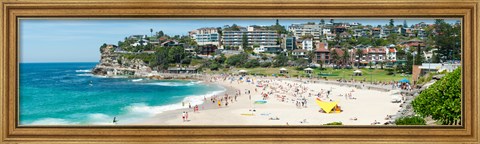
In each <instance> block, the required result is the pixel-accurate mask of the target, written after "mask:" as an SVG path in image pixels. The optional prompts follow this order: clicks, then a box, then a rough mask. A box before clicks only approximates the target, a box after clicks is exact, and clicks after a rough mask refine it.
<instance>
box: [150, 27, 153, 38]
mask: <svg viewBox="0 0 480 144" xmlns="http://www.w3.org/2000/svg"><path fill="white" fill-rule="evenodd" d="M152 33H153V29H152V28H150V37H152V36H153V34H152Z"/></svg>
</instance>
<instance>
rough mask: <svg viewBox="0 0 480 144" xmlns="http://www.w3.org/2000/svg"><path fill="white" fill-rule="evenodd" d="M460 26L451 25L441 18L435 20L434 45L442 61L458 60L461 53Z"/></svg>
mask: <svg viewBox="0 0 480 144" xmlns="http://www.w3.org/2000/svg"><path fill="white" fill-rule="evenodd" d="M460 30H461V27H460V26H452V25H450V24H448V23H446V22H445V20H443V19H436V20H435V33H436V34H437V35H435V36H434V39H435V45H436V46H437V49H438V56H439V57H440V60H441V61H442V62H445V61H447V60H459V59H460V57H461V55H460V51H461V46H460V45H461V43H460V42H461V32H460Z"/></svg>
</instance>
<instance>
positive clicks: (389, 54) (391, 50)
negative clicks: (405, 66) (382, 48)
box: [387, 47, 397, 62]
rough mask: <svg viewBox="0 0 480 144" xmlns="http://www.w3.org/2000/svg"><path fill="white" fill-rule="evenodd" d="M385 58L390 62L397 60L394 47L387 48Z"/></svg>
mask: <svg viewBox="0 0 480 144" xmlns="http://www.w3.org/2000/svg"><path fill="white" fill-rule="evenodd" d="M387 60H388V61H390V62H395V61H397V50H396V49H395V48H393V47H392V48H388V51H387Z"/></svg>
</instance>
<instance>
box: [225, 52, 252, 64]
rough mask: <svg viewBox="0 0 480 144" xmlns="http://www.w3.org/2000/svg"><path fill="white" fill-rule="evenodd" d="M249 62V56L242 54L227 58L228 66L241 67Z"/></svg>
mask: <svg viewBox="0 0 480 144" xmlns="http://www.w3.org/2000/svg"><path fill="white" fill-rule="evenodd" d="M247 60H248V54H246V53H241V54H237V55H233V56H230V57H229V58H227V60H226V61H225V63H226V64H227V65H228V66H235V67H240V66H242V64H243V63H244V62H245V61H247Z"/></svg>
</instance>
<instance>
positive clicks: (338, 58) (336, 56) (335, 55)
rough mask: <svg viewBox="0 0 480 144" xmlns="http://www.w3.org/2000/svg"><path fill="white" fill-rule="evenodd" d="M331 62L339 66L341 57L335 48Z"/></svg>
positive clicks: (331, 53)
mask: <svg viewBox="0 0 480 144" xmlns="http://www.w3.org/2000/svg"><path fill="white" fill-rule="evenodd" d="M330 58H331V60H330V62H331V63H334V64H335V65H338V62H339V61H340V56H339V55H338V53H337V51H336V48H334V49H333V50H332V51H331V52H330Z"/></svg>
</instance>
